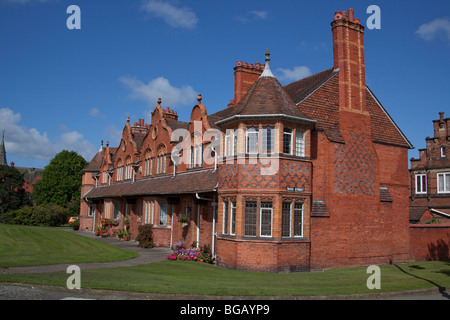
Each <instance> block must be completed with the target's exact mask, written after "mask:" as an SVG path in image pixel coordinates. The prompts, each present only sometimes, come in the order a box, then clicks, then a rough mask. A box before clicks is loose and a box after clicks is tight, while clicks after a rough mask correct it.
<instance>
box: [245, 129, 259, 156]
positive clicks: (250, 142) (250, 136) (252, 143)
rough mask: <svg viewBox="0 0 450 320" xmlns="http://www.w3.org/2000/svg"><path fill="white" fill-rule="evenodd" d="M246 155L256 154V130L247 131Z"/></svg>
mask: <svg viewBox="0 0 450 320" xmlns="http://www.w3.org/2000/svg"><path fill="white" fill-rule="evenodd" d="M247 153H258V129H257V128H249V129H248V130H247Z"/></svg>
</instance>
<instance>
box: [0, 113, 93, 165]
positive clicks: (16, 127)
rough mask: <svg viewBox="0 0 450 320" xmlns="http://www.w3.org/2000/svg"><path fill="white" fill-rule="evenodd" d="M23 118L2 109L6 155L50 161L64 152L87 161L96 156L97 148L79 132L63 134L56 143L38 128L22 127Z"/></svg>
mask: <svg viewBox="0 0 450 320" xmlns="http://www.w3.org/2000/svg"><path fill="white" fill-rule="evenodd" d="M21 120H22V117H21V115H20V113H15V112H14V111H12V110H11V109H8V108H3V109H0V128H1V129H2V130H5V145H6V153H7V154H14V155H17V156H20V157H24V158H32V159H38V160H50V159H52V158H53V157H54V156H55V155H56V154H57V153H59V152H61V151H62V150H64V149H65V150H70V151H72V150H73V151H76V152H77V153H78V154H80V155H81V156H83V157H84V158H85V159H86V160H87V161H90V160H91V159H92V157H93V156H94V155H95V152H96V151H97V148H95V147H94V146H93V145H92V144H91V143H90V142H88V141H87V140H86V139H84V137H83V135H82V134H81V133H79V132H77V131H69V132H63V133H62V134H61V135H60V136H59V137H58V138H57V139H56V141H54V142H53V141H51V140H50V139H49V137H48V136H47V133H46V132H44V133H41V132H39V131H38V130H37V129H36V128H28V127H26V126H23V125H20V122H21Z"/></svg>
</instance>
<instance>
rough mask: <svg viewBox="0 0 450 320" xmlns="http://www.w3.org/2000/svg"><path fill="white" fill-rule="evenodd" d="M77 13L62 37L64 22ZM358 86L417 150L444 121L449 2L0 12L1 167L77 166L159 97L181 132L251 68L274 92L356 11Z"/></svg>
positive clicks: (17, 3)
mask: <svg viewBox="0 0 450 320" xmlns="http://www.w3.org/2000/svg"><path fill="white" fill-rule="evenodd" d="M72 4H74V5H78V6H79V8H80V9H81V29H80V30H69V29H68V28H67V26H66V21H67V19H68V18H69V17H70V14H68V13H67V12H66V11H67V8H68V7H69V6H70V5H72ZM372 4H375V5H378V6H379V7H380V9H381V29H379V30H376V29H374V30H370V29H368V28H366V32H365V54H366V80H367V84H368V85H369V87H370V88H371V89H372V91H373V92H374V93H375V95H376V96H377V98H378V99H379V100H380V102H381V103H382V104H383V105H384V107H385V108H386V109H387V111H388V112H389V114H390V115H391V116H392V118H393V119H394V120H395V122H396V123H397V124H398V126H399V127H400V128H401V130H402V131H403V132H404V133H405V135H406V136H407V137H408V139H409V140H410V141H411V143H412V144H413V145H414V147H415V148H416V149H415V150H412V151H410V157H418V151H417V149H420V148H424V147H425V140H424V139H425V138H426V137H427V136H432V135H433V131H432V120H434V119H438V117H439V115H438V112H441V111H444V112H446V117H450V102H449V99H448V98H449V94H448V92H449V91H450V90H449V89H450V84H449V80H448V74H449V71H450V1H448V0H430V1H416V0H412V1H384V0H375V1H363V0H353V1H350V0H349V1H340V0H326V1H325V0H322V1H321V0H319V1H300V0H297V1H293V0H290V1H285V0H280V1H266V0H259V1H253V0H251V1H248V0H241V1H235V0H229V1H212V0H209V1H207V0H185V1H181V0H180V1H177V0H173V1H162V0H118V1H101V0H71V1H65V0H0V43H1V46H0V48H1V49H0V70H1V72H0V130H6V132H5V139H6V148H7V155H8V162H11V161H14V162H15V164H16V166H32V167H41V168H43V167H45V166H46V165H47V164H48V162H49V160H50V159H51V158H53V157H54V156H55V155H56V153H58V152H59V151H61V150H63V149H68V150H75V151H77V152H78V153H79V154H81V155H83V156H84V157H85V159H86V160H87V161H90V160H91V158H92V157H93V155H94V154H95V152H96V151H97V150H98V149H99V147H100V142H101V140H104V141H107V140H109V141H110V144H111V145H117V144H118V143H119V141H120V137H121V132H122V129H123V126H124V125H125V123H126V118H127V117H128V116H129V117H130V118H131V122H132V123H133V122H135V121H137V120H138V119H139V118H144V119H146V121H147V122H149V121H150V118H149V114H150V111H151V110H153V108H154V107H155V106H156V101H157V98H158V97H160V96H161V97H162V99H163V103H162V105H163V107H167V106H169V107H171V108H172V109H174V110H176V111H177V112H178V114H179V119H180V120H183V121H188V120H189V116H190V112H191V110H192V107H193V106H194V105H195V104H196V96H197V94H198V93H201V94H202V96H203V103H204V104H205V106H206V107H207V110H208V113H213V112H216V111H218V110H221V109H223V108H225V107H226V105H227V104H228V103H229V101H230V100H231V99H232V98H233V88H234V78H233V67H234V66H235V63H236V61H238V60H241V61H245V62H250V63H255V62H261V63H262V62H264V53H265V50H266V48H269V49H270V51H271V54H272V55H271V69H272V71H273V72H274V74H275V76H277V78H278V79H279V80H280V82H282V83H283V84H287V83H290V82H293V81H295V80H298V79H300V78H302V77H304V76H307V75H309V74H314V73H316V72H320V71H322V70H325V69H328V68H330V67H332V66H333V49H332V38H331V27H330V23H331V21H332V19H333V16H334V12H335V11H342V10H347V9H348V8H354V9H355V16H356V17H358V18H360V20H361V22H362V24H363V25H365V26H366V24H367V23H366V21H367V19H368V18H369V16H370V14H368V13H366V10H367V8H368V6H369V5H372Z"/></svg>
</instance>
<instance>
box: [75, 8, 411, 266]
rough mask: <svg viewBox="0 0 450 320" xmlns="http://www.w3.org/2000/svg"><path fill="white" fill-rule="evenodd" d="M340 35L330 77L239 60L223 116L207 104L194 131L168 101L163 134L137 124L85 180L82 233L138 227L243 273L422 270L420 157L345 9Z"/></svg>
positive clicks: (157, 115) (159, 127) (155, 123)
mask: <svg viewBox="0 0 450 320" xmlns="http://www.w3.org/2000/svg"><path fill="white" fill-rule="evenodd" d="M331 31H332V39H333V49H334V61H332V62H331V63H330V68H329V69H327V70H324V71H322V72H319V73H317V74H315V75H312V76H310V77H307V78H305V79H302V80H299V81H296V82H294V83H291V84H289V85H287V86H282V85H281V84H280V82H279V81H278V80H277V79H276V78H275V77H274V75H273V74H272V72H271V70H270V65H269V64H270V53H269V52H266V63H265V64H260V63H256V64H250V63H245V62H241V61H239V62H237V63H236V66H235V68H234V77H235V92H234V98H233V100H231V102H230V103H229V105H228V106H226V107H225V108H224V109H223V110H221V111H219V112H216V113H213V114H208V112H207V109H206V106H205V105H204V104H203V102H202V97H201V95H199V96H198V99H197V100H198V101H197V103H196V105H195V106H194V107H193V109H192V112H191V116H190V122H182V121H178V115H177V113H176V112H174V111H172V110H170V109H169V108H168V107H163V104H164V102H163V101H161V100H159V101H158V102H157V105H156V107H155V108H154V110H153V113H152V118H151V123H149V124H146V123H145V122H144V120H142V119H140V120H138V121H137V122H136V123H134V124H133V125H132V124H131V123H130V119H128V120H127V122H126V124H125V127H124V129H123V134H122V140H121V142H120V144H119V146H117V147H114V148H112V147H110V146H109V145H108V144H106V147H102V150H101V151H100V152H99V153H98V154H97V155H96V156H95V157H94V159H93V160H92V161H91V163H90V164H89V165H88V166H87V167H86V169H85V170H84V175H83V186H82V205H81V229H82V230H87V231H93V230H95V227H96V225H98V224H99V222H100V219H101V218H108V219H115V220H117V221H118V222H119V225H121V224H122V223H123V222H124V221H125V219H128V220H129V221H130V231H131V235H132V237H135V236H136V235H137V228H138V226H139V225H143V224H152V225H153V234H154V242H155V245H157V246H171V245H172V244H174V243H176V242H179V241H182V242H184V243H185V244H187V245H190V244H192V243H194V245H197V246H203V245H209V246H210V247H211V249H212V251H213V252H214V254H215V256H216V262H217V264H218V265H219V266H223V267H227V268H236V269H250V270H260V271H275V272H290V271H307V270H312V269H320V268H328V267H336V266H354V265H367V264H381V263H390V262H396V261H406V260H409V259H410V234H409V198H408V196H409V173H408V149H409V148H411V147H412V146H411V144H410V142H409V141H408V140H407V138H406V137H405V136H404V134H403V133H402V131H401V130H400V129H399V128H398V126H397V125H396V124H395V122H394V121H393V119H392V118H391V117H390V116H389V114H388V112H387V110H386V109H385V108H384V107H383V106H382V104H381V103H380V101H378V99H377V98H376V96H375V94H374V93H373V92H372V91H371V90H370V88H368V87H367V85H366V83H365V61H364V27H363V26H362V25H361V23H360V21H359V19H357V18H355V17H354V14H353V10H352V9H350V10H348V12H345V11H343V12H336V13H335V16H334V19H333V21H332V23H331ZM271 63H272V64H274V63H276V61H275V60H274V59H272V62H271ZM180 141H181V142H180ZM185 217H187V219H185ZM183 222H184V223H183Z"/></svg>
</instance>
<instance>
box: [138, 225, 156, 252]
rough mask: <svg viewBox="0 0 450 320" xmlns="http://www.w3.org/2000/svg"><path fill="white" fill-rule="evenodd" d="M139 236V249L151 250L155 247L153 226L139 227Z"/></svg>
mask: <svg viewBox="0 0 450 320" xmlns="http://www.w3.org/2000/svg"><path fill="white" fill-rule="evenodd" d="M138 231H139V234H138V236H137V238H136V241H138V242H139V247H142V248H151V247H153V231H152V225H151V224H146V225H143V226H139V229H138Z"/></svg>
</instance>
